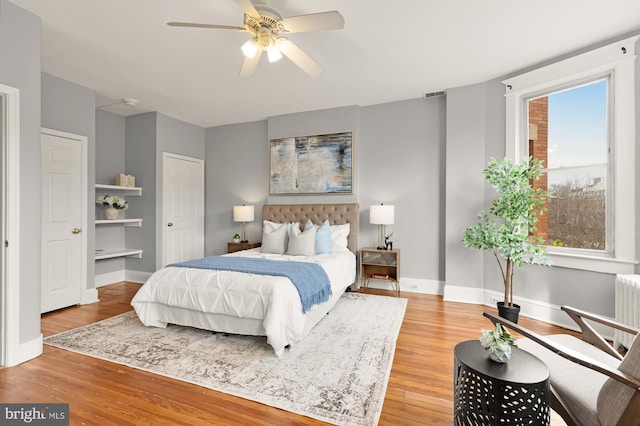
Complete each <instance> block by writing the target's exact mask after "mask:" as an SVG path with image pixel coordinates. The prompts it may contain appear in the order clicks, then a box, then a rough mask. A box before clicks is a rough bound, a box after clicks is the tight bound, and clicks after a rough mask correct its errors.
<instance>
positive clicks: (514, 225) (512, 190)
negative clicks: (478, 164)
mask: <svg viewBox="0 0 640 426" xmlns="http://www.w3.org/2000/svg"><path fill="white" fill-rule="evenodd" d="M482 173H483V175H484V177H485V179H487V181H488V182H489V183H490V184H491V186H493V187H494V188H495V190H496V191H497V192H498V194H499V197H498V198H497V199H495V200H493V201H492V202H491V208H490V209H489V213H487V212H485V211H482V212H480V214H478V223H477V224H476V225H473V226H470V227H468V228H467V229H465V230H464V233H463V236H462V242H463V243H464V245H465V246H467V247H470V248H474V249H480V250H486V251H489V252H491V253H492V254H493V255H494V256H495V258H496V260H497V261H498V265H499V266H500V272H501V273H502V278H503V281H504V306H509V307H511V306H513V272H514V267H518V268H522V267H523V264H524V263H525V262H526V263H533V264H542V265H549V260H548V259H547V258H546V256H544V254H545V253H546V252H547V250H546V247H545V246H543V245H542V244H543V241H542V238H540V237H534V236H532V235H531V232H532V231H534V230H536V229H537V227H536V224H537V222H538V218H539V216H540V214H541V213H542V212H544V211H545V210H546V202H545V201H546V198H547V197H548V193H547V192H546V191H543V190H542V189H541V188H535V189H534V188H533V186H532V185H531V181H533V180H538V179H539V178H540V175H541V174H542V164H541V162H540V161H539V160H535V159H533V158H531V157H528V158H526V159H525V161H523V162H522V164H515V163H514V162H512V161H511V160H509V159H508V158H505V159H503V160H500V161H499V160H496V159H495V158H491V159H490V161H489V163H488V164H487V167H486V168H485V169H484V170H483V171H482ZM501 259H502V260H501ZM503 262H504V264H503Z"/></svg>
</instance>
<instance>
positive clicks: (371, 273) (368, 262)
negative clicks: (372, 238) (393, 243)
mask: <svg viewBox="0 0 640 426" xmlns="http://www.w3.org/2000/svg"><path fill="white" fill-rule="evenodd" d="M360 280H361V282H362V286H363V287H367V286H368V285H369V280H379V281H386V282H388V283H391V286H392V287H393V289H394V290H395V291H396V295H400V281H399V280H400V250H378V249H377V248H374V247H366V248H363V249H360Z"/></svg>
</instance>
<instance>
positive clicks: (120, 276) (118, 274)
mask: <svg viewBox="0 0 640 426" xmlns="http://www.w3.org/2000/svg"><path fill="white" fill-rule="evenodd" d="M124 277H125V271H124V270H119V271H114V272H107V273H106V274H100V275H96V288H98V287H103V286H105V285H109V284H115V283H120V282H122V281H124V280H125V278H124Z"/></svg>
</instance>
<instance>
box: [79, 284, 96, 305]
mask: <svg viewBox="0 0 640 426" xmlns="http://www.w3.org/2000/svg"><path fill="white" fill-rule="evenodd" d="M99 301H100V299H98V289H95V288H86V289H84V290H83V291H82V293H81V294H80V304H81V305H88V304H90V303H97V302H99Z"/></svg>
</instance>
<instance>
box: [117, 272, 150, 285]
mask: <svg viewBox="0 0 640 426" xmlns="http://www.w3.org/2000/svg"><path fill="white" fill-rule="evenodd" d="M152 274H153V272H145V271H132V270H128V269H127V270H126V271H124V279H125V281H128V282H132V283H144V282H145V281H147V280H148V279H149V278H150V277H151V275H152Z"/></svg>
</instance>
